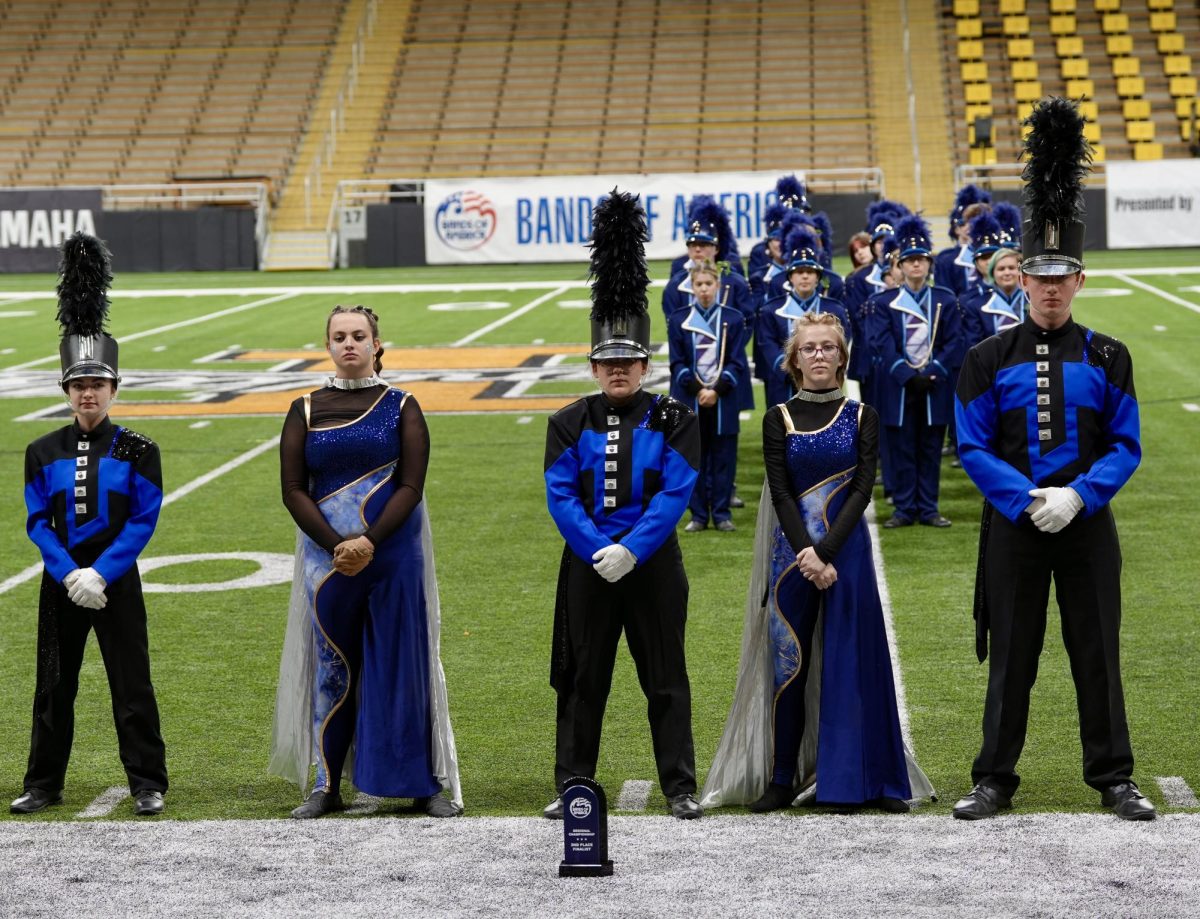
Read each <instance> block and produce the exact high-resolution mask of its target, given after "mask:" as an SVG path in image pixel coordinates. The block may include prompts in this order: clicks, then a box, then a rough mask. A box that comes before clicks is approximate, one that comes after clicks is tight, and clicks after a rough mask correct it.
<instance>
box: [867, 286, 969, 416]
mask: <svg viewBox="0 0 1200 919" xmlns="http://www.w3.org/2000/svg"><path fill="white" fill-rule="evenodd" d="M906 291H907V294H906V293H905V292H906ZM914 302H917V303H919V304H920V310H921V312H920V313H918V311H917V307H916V306H914V305H913V304H914ZM917 315H924V317H925V318H926V320H927V321H928V323H929V341H930V349H929V358H928V360H927V361H925V362H924V363H922V364H921V365H920V366H916V365H914V364H913V363H911V362H910V361H909V360H908V357H907V349H906V347H905V339H906V335H905V323H906V321H907V317H910V316H917ZM961 318H962V313H961V311H960V310H959V308H958V300H957V298H955V296H954V294H953V293H951V292H950V291H949V290H947V289H946V288H944V287H937V286H934V287H923V288H922V289H921V291H920V293H919V294H918V295H913V293H912V291H911V290H909V289H908V288H907V287H906V286H904V285H901V286H900V287H894V288H892V289H891V290H885V291H883V292H881V293H878V294H876V295H875V296H874V297H872V298H871V307H870V310H869V311H868V314H867V317H866V320H867V322H868V324H869V328H868V333H867V334H868V336H869V338H870V352H871V356H872V360H874V362H875V368H876V370H877V371H878V373H879V374H880V378H879V381H878V393H877V398H878V399H879V405H877V406H876V409H877V410H878V411H879V416H880V419H881V420H882V421H883V423H884V424H886V425H889V426H891V427H902V426H903V425H904V416H905V412H906V411H907V410H908V406H907V405H906V400H905V386H906V385H907V383H908V381H909V380H911V379H912V378H913V377H915V376H926V377H933V378H935V379H936V381H937V382H936V383H935V384H934V386H933V389H932V390H931V391H930V392H928V393H926V394H925V397H924V400H923V402H922V404H921V406H920V408H921V409H922V411H923V413H924V415H925V422H926V424H931V425H942V424H949V423H950V419H951V417H952V416H953V415H954V385H953V379H954V375H953V374H954V372H955V371H957V369H958V363H959V361H961V359H962V349H961V345H960V343H959V342H960V340H961V336H962V322H961Z"/></svg>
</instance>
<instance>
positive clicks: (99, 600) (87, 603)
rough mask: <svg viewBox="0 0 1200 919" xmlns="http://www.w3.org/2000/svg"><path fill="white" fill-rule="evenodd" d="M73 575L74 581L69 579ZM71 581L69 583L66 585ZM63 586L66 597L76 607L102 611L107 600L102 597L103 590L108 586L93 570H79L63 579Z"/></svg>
mask: <svg viewBox="0 0 1200 919" xmlns="http://www.w3.org/2000/svg"><path fill="white" fill-rule="evenodd" d="M71 575H74V576H75V577H74V580H72V579H71ZM68 581H71V583H69V584H68V583H67V582H68ZM63 586H65V587H66V588H67V596H68V597H70V599H71V602H72V603H74V604H75V605H76V606H82V607H83V608H84V609H104V607H105V606H106V605H107V604H108V598H107V597H105V596H104V588H105V587H107V586H108V584H107V583H105V580H104V578H102V577H100V573H99V572H98V571H96V569H95V568H79V569H77V570H75V571H72V572H71V574H68V575H67V576H66V577H65V578H63Z"/></svg>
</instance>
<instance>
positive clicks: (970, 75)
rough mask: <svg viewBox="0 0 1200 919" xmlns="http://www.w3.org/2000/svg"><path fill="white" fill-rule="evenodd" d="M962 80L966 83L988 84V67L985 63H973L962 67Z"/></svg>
mask: <svg viewBox="0 0 1200 919" xmlns="http://www.w3.org/2000/svg"><path fill="white" fill-rule="evenodd" d="M962 78H963V82H964V83H986V82H987V78H988V65H987V63H986V62H984V61H972V62H970V63H966V64H963V65H962Z"/></svg>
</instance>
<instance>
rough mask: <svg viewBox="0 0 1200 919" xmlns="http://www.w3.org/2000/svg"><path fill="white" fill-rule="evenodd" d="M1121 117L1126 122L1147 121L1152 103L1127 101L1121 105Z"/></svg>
mask: <svg viewBox="0 0 1200 919" xmlns="http://www.w3.org/2000/svg"><path fill="white" fill-rule="evenodd" d="M1121 117H1123V118H1124V119H1125V120H1126V121H1147V120H1149V118H1150V103H1149V101H1147V100H1146V99H1126V100H1125V101H1124V102H1122V103H1121Z"/></svg>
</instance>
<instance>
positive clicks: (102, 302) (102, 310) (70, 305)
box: [58, 233, 112, 338]
mask: <svg viewBox="0 0 1200 919" xmlns="http://www.w3.org/2000/svg"><path fill="white" fill-rule="evenodd" d="M110 264H111V256H110V254H109V251H108V249H106V248H105V247H104V243H102V242H101V241H100V240H98V239H96V237H94V236H88V235H87V234H86V233H75V234H74V235H73V236H71V237H70V238H69V239H67V240H66V241H65V242H64V243H63V244H62V260H61V261H60V262H59V266H58V278H59V280H58V321H59V323H60V324H61V325H62V330H63V334H64V335H82V336H83V337H85V338H91V337H94V336H96V335H99V334H101V333H102V332H104V331H105V329H104V324H105V322H106V321H107V319H108V306H109V302H108V288H109V285H111V284H112V272H111V271H110V270H109V266H110Z"/></svg>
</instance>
